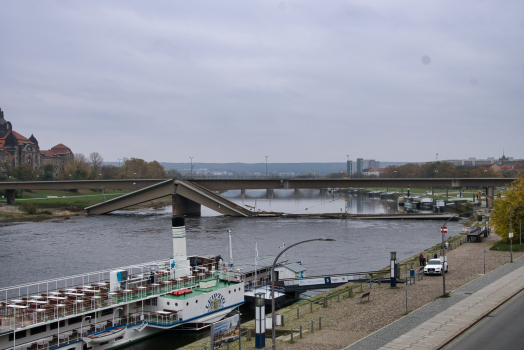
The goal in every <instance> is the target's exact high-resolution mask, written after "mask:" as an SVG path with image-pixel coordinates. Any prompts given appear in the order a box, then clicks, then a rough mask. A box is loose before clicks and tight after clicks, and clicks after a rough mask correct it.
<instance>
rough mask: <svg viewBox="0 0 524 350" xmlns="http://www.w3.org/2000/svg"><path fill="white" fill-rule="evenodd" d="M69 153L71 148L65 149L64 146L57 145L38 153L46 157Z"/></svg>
mask: <svg viewBox="0 0 524 350" xmlns="http://www.w3.org/2000/svg"><path fill="white" fill-rule="evenodd" d="M69 152H71V148H69V147H67V146H66V145H64V144H62V143H59V144H58V145H56V146H54V147H52V148H51V149H50V150H48V151H40V153H41V154H42V155H44V156H46V157H54V156H56V155H57V154H59V153H62V154H65V153H69Z"/></svg>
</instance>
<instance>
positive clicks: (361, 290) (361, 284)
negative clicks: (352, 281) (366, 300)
mask: <svg viewBox="0 0 524 350" xmlns="http://www.w3.org/2000/svg"><path fill="white" fill-rule="evenodd" d="M360 291H361V292H363V290H362V282H360Z"/></svg>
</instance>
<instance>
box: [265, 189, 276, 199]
mask: <svg viewBox="0 0 524 350" xmlns="http://www.w3.org/2000/svg"><path fill="white" fill-rule="evenodd" d="M274 194H275V190H274V189H272V188H268V189H267V190H266V198H267V199H273V195H274Z"/></svg>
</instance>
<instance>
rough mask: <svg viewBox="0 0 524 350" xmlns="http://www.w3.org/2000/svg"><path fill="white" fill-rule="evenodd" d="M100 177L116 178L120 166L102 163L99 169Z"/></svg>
mask: <svg viewBox="0 0 524 350" xmlns="http://www.w3.org/2000/svg"><path fill="white" fill-rule="evenodd" d="M100 172H101V174H102V179H118V177H119V175H120V168H119V167H117V166H114V165H103V166H102V169H101V170H100Z"/></svg>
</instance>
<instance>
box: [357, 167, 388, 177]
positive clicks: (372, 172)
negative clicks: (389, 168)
mask: <svg viewBox="0 0 524 350" xmlns="http://www.w3.org/2000/svg"><path fill="white" fill-rule="evenodd" d="M385 170H386V169H385V168H372V169H369V170H368V171H363V172H362V175H367V176H375V177H380V175H382V173H383V172H384V171H385Z"/></svg>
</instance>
